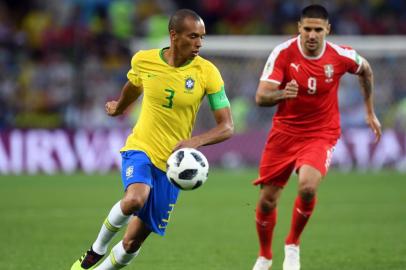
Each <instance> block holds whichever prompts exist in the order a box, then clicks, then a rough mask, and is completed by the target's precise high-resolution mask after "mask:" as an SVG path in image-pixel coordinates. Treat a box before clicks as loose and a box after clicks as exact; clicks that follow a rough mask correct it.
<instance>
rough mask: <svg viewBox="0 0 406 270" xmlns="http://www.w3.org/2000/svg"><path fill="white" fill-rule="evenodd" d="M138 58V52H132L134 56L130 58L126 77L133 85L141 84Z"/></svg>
mask: <svg viewBox="0 0 406 270" xmlns="http://www.w3.org/2000/svg"><path fill="white" fill-rule="evenodd" d="M139 59H140V53H139V52H138V53H136V54H134V56H133V57H132V59H131V69H130V70H129V71H128V73H127V78H128V80H129V81H130V82H131V83H132V84H133V85H134V86H142V80H141V72H140V71H139Z"/></svg>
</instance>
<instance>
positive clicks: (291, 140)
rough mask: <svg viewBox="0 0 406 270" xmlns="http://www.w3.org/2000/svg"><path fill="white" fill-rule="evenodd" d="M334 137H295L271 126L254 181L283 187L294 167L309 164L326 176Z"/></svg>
mask: <svg viewBox="0 0 406 270" xmlns="http://www.w3.org/2000/svg"><path fill="white" fill-rule="evenodd" d="M336 142H337V140H336V139H327V138H315V137H296V136H291V135H288V134H285V133H282V132H279V131H275V130H273V131H272V132H271V134H270V136H269V137H268V141H267V143H266V145H265V149H264V151H263V152H262V158H261V163H260V165H259V178H258V179H256V180H255V181H254V184H255V185H258V184H267V183H272V184H273V185H275V186H279V187H284V186H285V185H286V183H287V181H288V179H289V177H290V175H291V174H292V172H293V171H297V170H298V169H299V168H300V167H301V166H302V165H304V164H306V165H310V166H312V167H314V168H316V169H317V170H319V171H320V173H321V174H322V175H323V176H325V175H326V173H327V171H328V167H329V165H330V161H331V157H332V153H333V150H334V146H335V144H336Z"/></svg>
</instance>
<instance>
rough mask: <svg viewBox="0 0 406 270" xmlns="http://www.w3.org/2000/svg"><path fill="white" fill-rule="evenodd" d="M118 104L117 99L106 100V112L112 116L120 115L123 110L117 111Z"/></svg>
mask: <svg viewBox="0 0 406 270" xmlns="http://www.w3.org/2000/svg"><path fill="white" fill-rule="evenodd" d="M117 105H118V102H117V101H115V100H113V101H108V102H106V105H105V106H104V107H105V109H106V113H107V114H108V115H110V116H117V115H120V114H121V112H119V111H117Z"/></svg>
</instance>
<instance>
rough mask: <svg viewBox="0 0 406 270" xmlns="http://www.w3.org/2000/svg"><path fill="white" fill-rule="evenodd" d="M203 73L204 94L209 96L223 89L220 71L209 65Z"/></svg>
mask: <svg viewBox="0 0 406 270" xmlns="http://www.w3.org/2000/svg"><path fill="white" fill-rule="evenodd" d="M205 73H206V74H205V77H206V88H205V91H206V94H208V95H209V94H214V93H216V92H219V91H221V89H222V88H223V87H224V81H223V78H222V77H221V74H220V71H219V70H218V69H217V68H216V67H215V66H214V65H213V64H211V63H209V64H208V65H207V70H206V72H205Z"/></svg>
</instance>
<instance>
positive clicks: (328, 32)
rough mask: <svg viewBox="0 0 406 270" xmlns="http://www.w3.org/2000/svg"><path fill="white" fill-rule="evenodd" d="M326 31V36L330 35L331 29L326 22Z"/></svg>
mask: <svg viewBox="0 0 406 270" xmlns="http://www.w3.org/2000/svg"><path fill="white" fill-rule="evenodd" d="M326 29H327V31H326V32H327V35H328V34H330V29H331V24H329V23H328V22H327V27H326Z"/></svg>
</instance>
